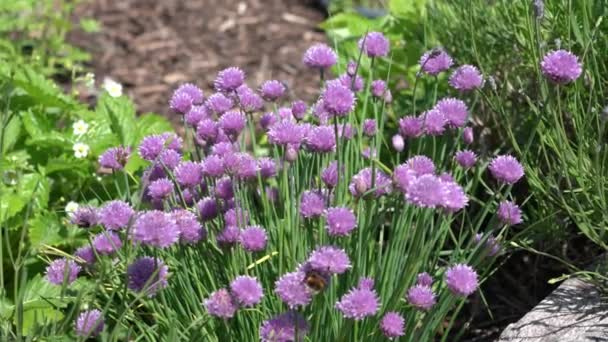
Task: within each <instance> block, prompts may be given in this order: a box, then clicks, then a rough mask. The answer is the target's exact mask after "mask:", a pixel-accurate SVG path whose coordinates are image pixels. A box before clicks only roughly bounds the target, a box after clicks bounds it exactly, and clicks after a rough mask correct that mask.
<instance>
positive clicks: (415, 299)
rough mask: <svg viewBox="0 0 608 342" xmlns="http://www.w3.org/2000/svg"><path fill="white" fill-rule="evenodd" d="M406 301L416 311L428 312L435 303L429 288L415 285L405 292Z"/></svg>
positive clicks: (433, 295)
mask: <svg viewBox="0 0 608 342" xmlns="http://www.w3.org/2000/svg"><path fill="white" fill-rule="evenodd" d="M407 301H408V302H409V303H410V304H411V305H412V306H413V307H415V308H416V309H418V310H424V311H426V310H429V309H430V308H432V307H433V305H435V303H436V302H437V301H436V299H435V294H434V293H433V290H432V289H431V287H430V286H427V285H421V284H416V285H414V286H413V287H411V288H410V289H409V290H408V291H407Z"/></svg>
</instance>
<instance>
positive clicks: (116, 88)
mask: <svg viewBox="0 0 608 342" xmlns="http://www.w3.org/2000/svg"><path fill="white" fill-rule="evenodd" d="M103 89H105V90H106V91H107V92H108V94H110V96H112V97H120V96H121V95H122V84H120V83H118V82H116V81H114V80H113V79H111V78H109V77H106V78H105V79H104V80H103Z"/></svg>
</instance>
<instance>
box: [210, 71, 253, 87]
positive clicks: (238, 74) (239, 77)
mask: <svg viewBox="0 0 608 342" xmlns="http://www.w3.org/2000/svg"><path fill="white" fill-rule="evenodd" d="M243 82H245V73H244V72H243V70H241V69H239V68H237V67H230V68H226V69H224V70H222V71H220V72H219V73H218V74H217V77H216V78H215V81H214V82H213V85H214V86H215V91H219V92H223V93H229V92H232V91H235V90H237V88H238V87H240V86H241V85H242V84H243Z"/></svg>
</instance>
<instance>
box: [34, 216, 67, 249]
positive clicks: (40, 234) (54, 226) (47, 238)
mask: <svg viewBox="0 0 608 342" xmlns="http://www.w3.org/2000/svg"><path fill="white" fill-rule="evenodd" d="M28 225H29V227H28V237H29V240H30V243H31V248H33V249H35V248H37V247H38V246H40V245H41V244H45V245H49V246H57V245H59V244H61V243H62V242H63V238H62V236H61V234H60V233H61V224H60V222H59V221H58V219H57V217H56V216H55V215H52V214H44V215H36V216H35V217H33V218H32V219H30V221H29V222H28Z"/></svg>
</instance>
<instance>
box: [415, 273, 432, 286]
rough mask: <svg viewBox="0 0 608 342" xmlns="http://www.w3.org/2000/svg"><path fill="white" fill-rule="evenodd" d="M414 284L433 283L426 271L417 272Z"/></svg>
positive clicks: (424, 284)
mask: <svg viewBox="0 0 608 342" xmlns="http://www.w3.org/2000/svg"><path fill="white" fill-rule="evenodd" d="M416 285H422V286H429V287H430V286H431V285H433V277H431V275H430V274H428V273H427V272H422V273H418V275H417V276H416Z"/></svg>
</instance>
